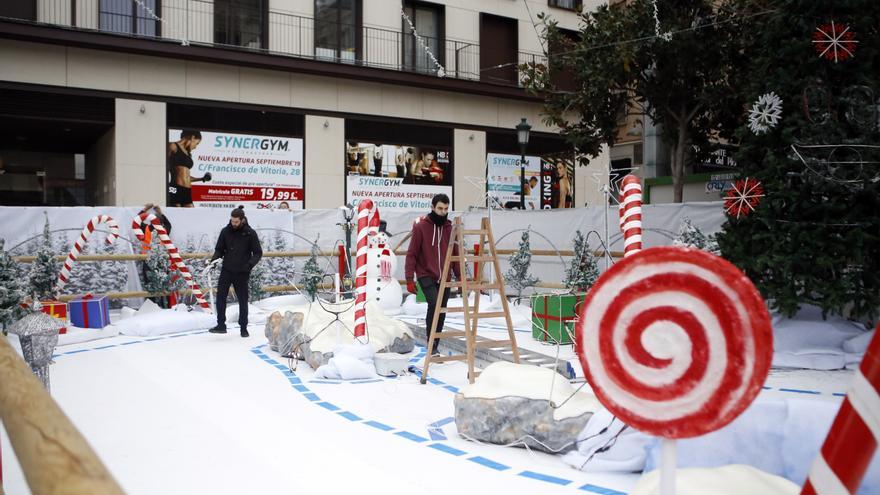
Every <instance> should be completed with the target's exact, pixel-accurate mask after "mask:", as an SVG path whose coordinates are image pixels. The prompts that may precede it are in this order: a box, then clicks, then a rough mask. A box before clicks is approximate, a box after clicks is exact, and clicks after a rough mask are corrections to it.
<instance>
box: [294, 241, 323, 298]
mask: <svg viewBox="0 0 880 495" xmlns="http://www.w3.org/2000/svg"><path fill="white" fill-rule="evenodd" d="M323 278H324V271H323V270H321V267H320V266H319V265H318V243H317V241H316V242H315V243H314V244H312V253H311V256H309V259H308V261H306V264H305V266H303V274H302V277H301V278H300V279H299V283H300V285H302V288H303V290H304V291H305V292H306V294H308V296H309V299H311V300H312V301H314V300H315V297H316V296H317V295H318V285H319V284H320V283H321V279H323Z"/></svg>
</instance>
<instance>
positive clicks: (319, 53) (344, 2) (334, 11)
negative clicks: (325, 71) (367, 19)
mask: <svg viewBox="0 0 880 495" xmlns="http://www.w3.org/2000/svg"><path fill="white" fill-rule="evenodd" d="M360 43H361V10H360V1H359V0H315V57H317V58H321V59H330V60H336V61H342V62H354V61H355V60H357V59H358V55H359V54H360Z"/></svg>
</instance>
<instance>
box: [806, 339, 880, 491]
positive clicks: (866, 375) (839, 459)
mask: <svg viewBox="0 0 880 495" xmlns="http://www.w3.org/2000/svg"><path fill="white" fill-rule="evenodd" d="M877 335H880V325H878V326H877V330H876V331H875V333H874V338H873V339H871V343H870V344H869V345H868V349H867V351H866V352H865V356H864V357H863V358H862V364H861V365H860V366H859V369H858V370H857V371H856V373H855V376H853V378H852V380H853V381H852V383H851V384H850V388H849V391H848V392H847V394H846V397H844V398H843V404H841V406H840V411H838V413H837V417H836V418H834V423H832V424H831V430H830V431H829V432H828V437H826V438H825V444H824V445H822V449H821V450H820V451H819V456H818V457H816V460H815V461H814V462H813V466H812V468H811V469H810V474H809V476H807V482H806V484H804V488H803V491H801V494H802V495H829V494H854V493H856V491H857V490H858V489H859V485H860V484H861V483H862V478H864V476H865V473H866V472H867V471H868V464H870V463H871V458H872V457H874V452H875V451H876V450H877V443H878V442H880V393H878V392H880V338H878V337H877Z"/></svg>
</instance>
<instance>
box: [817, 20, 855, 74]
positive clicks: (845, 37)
mask: <svg viewBox="0 0 880 495" xmlns="http://www.w3.org/2000/svg"><path fill="white" fill-rule="evenodd" d="M855 38H856V35H855V33H854V32H852V31H851V30H850V27H849V26H848V25H846V24H837V23H836V22H834V21H831V22H830V23H827V24H822V25H821V26H819V27H817V28H816V30H815V31H813V47H814V48H815V49H816V53H818V54H819V58H824V59H825V60H828V61H831V62H834V63H835V64H836V63H837V62H844V61H846V60H849V59H850V58H852V57H854V56H855V51H856V44H857V43H858V40H856V39H855Z"/></svg>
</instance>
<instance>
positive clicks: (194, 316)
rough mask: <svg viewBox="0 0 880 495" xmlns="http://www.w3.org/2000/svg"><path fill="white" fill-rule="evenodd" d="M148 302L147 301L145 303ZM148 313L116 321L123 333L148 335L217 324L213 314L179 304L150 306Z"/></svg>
mask: <svg viewBox="0 0 880 495" xmlns="http://www.w3.org/2000/svg"><path fill="white" fill-rule="evenodd" d="M145 304H146V303H145ZM148 308H149V309H148V310H147V312H146V313H143V314H142V313H141V312H140V310H138V314H136V315H134V316H131V317H129V318H126V319H124V320H121V321H119V322H118V323H114V324H113V325H111V326H113V327H115V328H116V329H118V331H119V333H120V334H122V335H134V336H138V337H148V336H154V335H164V334H168V333H180V332H189V331H192V330H202V329H206V328H210V327H212V326H214V325H215V324H216V319H215V317H214V315H213V314H210V313H203V312H202V311H200V310H198V309H193V308H188V307H186V306H185V305H182V304H179V305H177V306H175V307H174V308H173V309H159V310H158V311H155V310H154V309H153V308H150V307H149V306H148Z"/></svg>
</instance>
